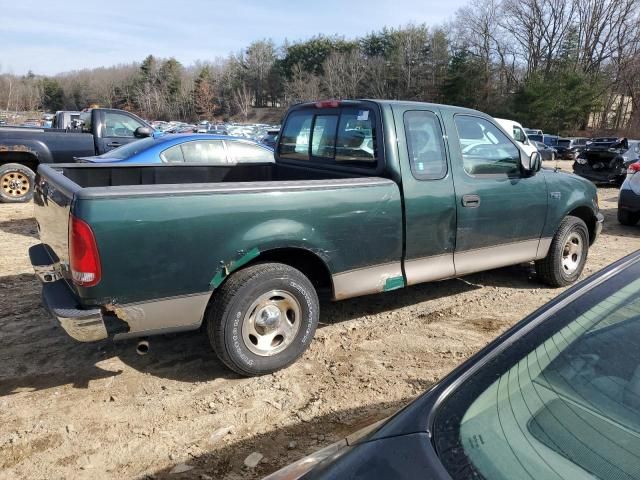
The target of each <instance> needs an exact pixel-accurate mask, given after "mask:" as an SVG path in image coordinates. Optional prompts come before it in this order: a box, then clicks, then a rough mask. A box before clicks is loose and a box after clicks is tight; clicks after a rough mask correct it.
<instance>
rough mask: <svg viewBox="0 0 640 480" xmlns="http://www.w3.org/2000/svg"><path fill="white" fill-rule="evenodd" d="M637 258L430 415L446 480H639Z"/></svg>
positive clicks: (497, 359) (639, 275)
mask: <svg viewBox="0 0 640 480" xmlns="http://www.w3.org/2000/svg"><path fill="white" fill-rule="evenodd" d="M639 347H640V261H636V262H635V263H634V264H633V265H632V266H630V267H628V268H627V269H626V270H625V271H623V272H622V273H620V274H618V275H616V276H614V277H612V278H611V279H610V280H608V281H606V282H605V283H603V284H601V285H599V286H597V287H595V288H594V289H592V290H591V291H589V293H588V294H587V295H583V296H581V297H580V298H578V299H576V300H574V301H573V302H572V303H570V304H568V305H567V306H565V307H564V308H563V309H561V310H560V311H558V312H557V313H556V314H554V315H553V316H552V317H550V318H549V319H547V320H546V321H545V322H544V323H542V324H540V325H539V326H537V327H536V328H534V329H532V330H531V331H530V332H529V333H528V334H526V335H524V336H522V337H520V338H519V339H518V340H516V341H515V342H514V343H513V344H512V345H510V346H509V347H507V348H506V349H505V350H504V351H503V352H502V353H501V354H500V355H498V356H496V357H494V358H492V359H491V360H490V361H489V363H487V364H486V365H484V366H483V368H482V369H481V370H479V371H478V372H476V374H475V375H474V376H473V377H471V378H470V379H469V380H467V381H466V382H465V383H463V384H462V386H461V387H459V388H458V389H457V390H456V391H455V392H454V393H453V394H452V395H451V396H450V397H449V398H448V399H447V400H445V402H444V404H443V406H442V407H441V408H440V409H439V410H438V414H437V418H436V422H435V429H434V432H435V433H434V441H435V445H436V448H437V450H438V454H439V456H440V458H441V460H442V462H443V463H444V465H445V467H446V468H447V469H448V470H449V473H450V474H451V476H452V477H453V478H454V479H462V478H474V479H475V478H480V479H482V478H487V479H492V480H494V479H497V480H503V479H504V480H507V479H532V480H533V479H558V480H561V479H591V478H594V479H595V478H598V479H603V480H609V479H612V480H613V479H640V468H639V465H640V348H639Z"/></svg>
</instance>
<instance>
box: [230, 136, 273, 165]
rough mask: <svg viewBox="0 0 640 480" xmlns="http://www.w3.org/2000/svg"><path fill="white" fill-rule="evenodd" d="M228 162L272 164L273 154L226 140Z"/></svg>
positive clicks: (263, 149) (259, 148) (260, 148)
mask: <svg viewBox="0 0 640 480" xmlns="http://www.w3.org/2000/svg"><path fill="white" fill-rule="evenodd" d="M227 149H228V150H229V160H230V162H234V163H258V162H259V163H263V162H273V153H272V152H270V151H269V150H267V149H265V148H262V147H258V146H257V145H251V144H250V143H245V142H232V141H229V140H227Z"/></svg>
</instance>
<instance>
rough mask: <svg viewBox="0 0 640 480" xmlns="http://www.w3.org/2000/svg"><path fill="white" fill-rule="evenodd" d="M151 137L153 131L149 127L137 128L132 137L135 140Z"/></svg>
mask: <svg viewBox="0 0 640 480" xmlns="http://www.w3.org/2000/svg"><path fill="white" fill-rule="evenodd" d="M151 135H153V130H152V129H150V128H149V127H138V128H136V129H135V131H134V132H133V136H134V137H136V138H146V137H150V136H151Z"/></svg>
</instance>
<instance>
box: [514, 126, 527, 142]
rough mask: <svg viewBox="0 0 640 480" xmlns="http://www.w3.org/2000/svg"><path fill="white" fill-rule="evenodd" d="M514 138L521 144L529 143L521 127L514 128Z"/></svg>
mask: <svg viewBox="0 0 640 480" xmlns="http://www.w3.org/2000/svg"><path fill="white" fill-rule="evenodd" d="M513 138H514V139H515V141H516V142H520V143H525V142H526V141H527V136H526V135H525V134H524V132H523V131H522V129H521V128H520V127H513Z"/></svg>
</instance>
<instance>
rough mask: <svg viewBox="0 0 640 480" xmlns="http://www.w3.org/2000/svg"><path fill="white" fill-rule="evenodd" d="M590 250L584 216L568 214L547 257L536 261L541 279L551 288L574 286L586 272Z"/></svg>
mask: <svg viewBox="0 0 640 480" xmlns="http://www.w3.org/2000/svg"><path fill="white" fill-rule="evenodd" d="M588 253H589V230H588V229H587V225H586V224H585V223H584V222H583V221H582V220H581V219H580V218H577V217H572V216H567V217H565V218H564V219H563V220H562V222H560V226H559V227H558V231H557V232H556V234H555V235H554V237H553V240H552V241H551V247H550V248H549V253H548V254H547V256H546V257H545V258H543V259H542V260H537V261H536V262H535V264H536V273H537V274H538V278H540V280H542V281H543V282H544V283H546V284H547V285H549V286H551V287H566V286H567V285H571V284H572V283H574V282H575V281H576V280H578V278H579V277H580V275H581V274H582V270H583V269H584V264H585V262H586V261H587V255H588Z"/></svg>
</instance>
